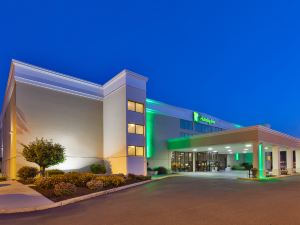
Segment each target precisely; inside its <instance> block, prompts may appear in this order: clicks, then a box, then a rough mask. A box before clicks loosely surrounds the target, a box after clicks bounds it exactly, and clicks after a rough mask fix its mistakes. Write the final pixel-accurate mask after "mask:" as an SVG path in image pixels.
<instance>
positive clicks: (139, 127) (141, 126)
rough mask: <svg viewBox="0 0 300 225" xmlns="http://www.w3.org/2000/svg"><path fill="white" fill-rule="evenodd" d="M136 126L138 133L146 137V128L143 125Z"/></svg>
mask: <svg viewBox="0 0 300 225" xmlns="http://www.w3.org/2000/svg"><path fill="white" fill-rule="evenodd" d="M135 126H136V133H137V134H142V135H144V126H143V125H135Z"/></svg>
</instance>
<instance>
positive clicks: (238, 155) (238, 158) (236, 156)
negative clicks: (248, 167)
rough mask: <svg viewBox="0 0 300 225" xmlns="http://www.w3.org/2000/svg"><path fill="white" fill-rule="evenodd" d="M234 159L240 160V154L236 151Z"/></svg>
mask: <svg viewBox="0 0 300 225" xmlns="http://www.w3.org/2000/svg"><path fill="white" fill-rule="evenodd" d="M235 160H236V161H239V160H240V154H239V153H238V152H236V153H235Z"/></svg>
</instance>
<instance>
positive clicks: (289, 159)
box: [286, 149, 293, 174]
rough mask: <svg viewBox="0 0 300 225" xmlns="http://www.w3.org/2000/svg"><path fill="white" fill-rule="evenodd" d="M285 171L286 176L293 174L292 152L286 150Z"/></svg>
mask: <svg viewBox="0 0 300 225" xmlns="http://www.w3.org/2000/svg"><path fill="white" fill-rule="evenodd" d="M286 169H287V171H288V174H293V150H292V149H287V150H286Z"/></svg>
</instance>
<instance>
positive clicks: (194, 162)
mask: <svg viewBox="0 0 300 225" xmlns="http://www.w3.org/2000/svg"><path fill="white" fill-rule="evenodd" d="M195 171H196V153H195V152H193V172H194V173H195Z"/></svg>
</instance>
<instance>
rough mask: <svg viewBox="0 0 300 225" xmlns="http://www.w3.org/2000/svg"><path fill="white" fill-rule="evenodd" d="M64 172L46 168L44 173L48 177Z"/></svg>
mask: <svg viewBox="0 0 300 225" xmlns="http://www.w3.org/2000/svg"><path fill="white" fill-rule="evenodd" d="M62 174H65V172H64V171H62V170H58V169H53V170H46V175H47V176H48V177H51V176H54V175H62Z"/></svg>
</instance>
